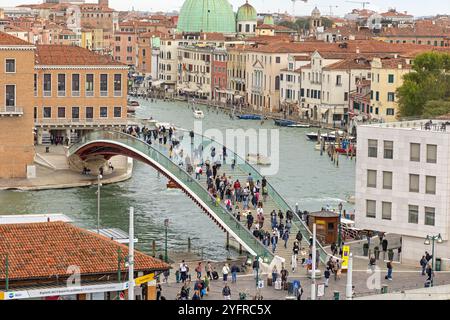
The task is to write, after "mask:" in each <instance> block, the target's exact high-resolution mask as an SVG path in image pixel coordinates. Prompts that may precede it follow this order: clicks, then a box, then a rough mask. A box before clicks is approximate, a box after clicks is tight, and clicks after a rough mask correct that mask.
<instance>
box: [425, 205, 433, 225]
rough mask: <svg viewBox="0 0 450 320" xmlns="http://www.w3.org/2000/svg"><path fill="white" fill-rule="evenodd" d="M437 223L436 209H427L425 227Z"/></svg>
mask: <svg viewBox="0 0 450 320" xmlns="http://www.w3.org/2000/svg"><path fill="white" fill-rule="evenodd" d="M434 223H435V209H434V208H430V207H425V225H426V226H434Z"/></svg>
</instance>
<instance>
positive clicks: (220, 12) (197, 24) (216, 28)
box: [177, 0, 236, 33]
mask: <svg viewBox="0 0 450 320" xmlns="http://www.w3.org/2000/svg"><path fill="white" fill-rule="evenodd" d="M177 31H178V32H220V33H235V32H236V22H235V16H234V12H233V8H232V7H231V5H230V3H229V2H228V1H227V0H186V1H185V2H184V4H183V6H182V7H181V10H180V15H179V18H178V26H177Z"/></svg>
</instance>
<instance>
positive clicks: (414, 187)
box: [409, 174, 420, 192]
mask: <svg viewBox="0 0 450 320" xmlns="http://www.w3.org/2000/svg"><path fill="white" fill-rule="evenodd" d="M419 182H420V178H419V175H418V174H410V175H409V192H419Z"/></svg>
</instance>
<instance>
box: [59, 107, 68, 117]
mask: <svg viewBox="0 0 450 320" xmlns="http://www.w3.org/2000/svg"><path fill="white" fill-rule="evenodd" d="M65 117H66V108H64V107H58V118H65Z"/></svg>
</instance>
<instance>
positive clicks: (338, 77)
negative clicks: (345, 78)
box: [336, 76, 342, 86]
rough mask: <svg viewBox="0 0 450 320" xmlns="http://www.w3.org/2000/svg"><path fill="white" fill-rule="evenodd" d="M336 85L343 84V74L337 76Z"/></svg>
mask: <svg viewBox="0 0 450 320" xmlns="http://www.w3.org/2000/svg"><path fill="white" fill-rule="evenodd" d="M336 85H337V86H342V76H336Z"/></svg>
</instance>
